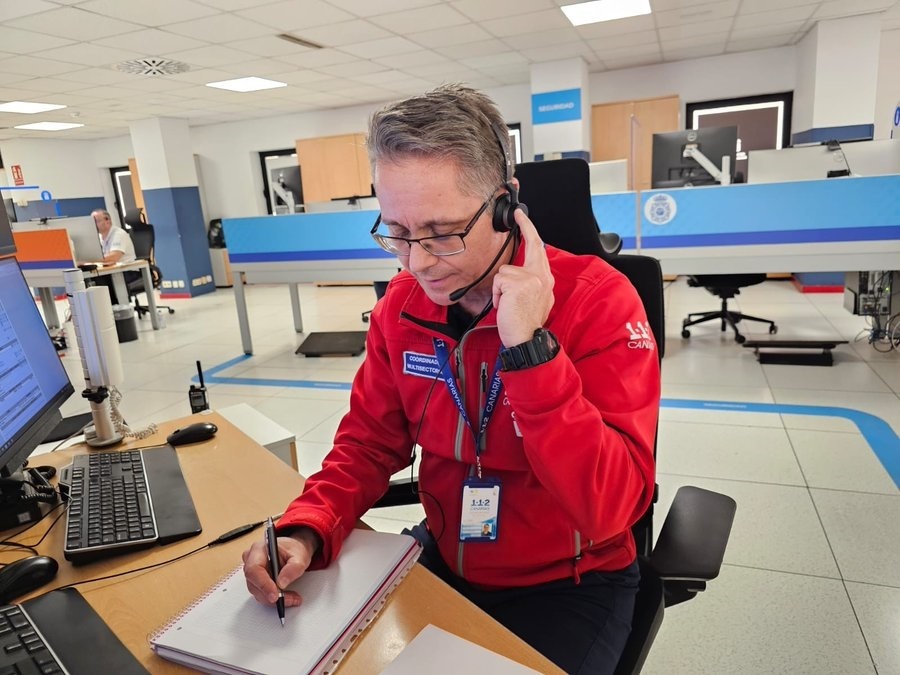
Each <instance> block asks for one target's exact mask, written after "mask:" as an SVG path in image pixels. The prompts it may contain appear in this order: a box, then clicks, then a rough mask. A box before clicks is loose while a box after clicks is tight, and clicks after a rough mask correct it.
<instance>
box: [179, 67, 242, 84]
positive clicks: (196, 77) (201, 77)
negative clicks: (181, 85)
mask: <svg viewBox="0 0 900 675" xmlns="http://www.w3.org/2000/svg"><path fill="white" fill-rule="evenodd" d="M170 77H171V79H173V80H178V81H179V82H187V83H189V84H206V83H207V82H221V81H222V80H227V79H228V78H229V77H231V74H230V73H228V72H226V71H224V70H216V69H212V68H197V69H196V70H189V71H187V72H186V73H178V74H177V75H172V76H170Z"/></svg>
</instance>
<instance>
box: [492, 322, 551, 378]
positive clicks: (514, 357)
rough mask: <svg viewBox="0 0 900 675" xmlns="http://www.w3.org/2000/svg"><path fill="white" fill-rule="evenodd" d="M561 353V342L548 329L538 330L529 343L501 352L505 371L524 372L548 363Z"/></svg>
mask: <svg viewBox="0 0 900 675" xmlns="http://www.w3.org/2000/svg"><path fill="white" fill-rule="evenodd" d="M558 352H559V341H558V340H557V339H556V336H555V335H554V334H553V333H551V332H550V331H549V330H547V329H546V328H538V329H537V330H536V331H534V335H533V336H532V338H531V339H530V340H529V341H528V342H523V343H522V344H520V345H515V346H514V347H509V348H507V349H501V350H500V363H501V365H502V367H503V370H522V369H524V368H532V367H534V366H539V365H541V364H542V363H547V361H550V360H551V359H552V358H553V357H554V356H556V354H557V353H558Z"/></svg>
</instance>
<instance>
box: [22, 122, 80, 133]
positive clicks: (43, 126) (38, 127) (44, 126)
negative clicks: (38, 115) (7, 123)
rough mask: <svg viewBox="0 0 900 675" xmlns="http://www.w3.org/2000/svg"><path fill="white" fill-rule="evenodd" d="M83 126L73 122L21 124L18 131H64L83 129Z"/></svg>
mask: <svg viewBox="0 0 900 675" xmlns="http://www.w3.org/2000/svg"><path fill="white" fill-rule="evenodd" d="M83 126H84V125H83V124H72V123H71V122H34V123H32V124H20V125H18V126H17V127H16V129H31V130H32V131H64V130H65V129H75V128H76V127H83Z"/></svg>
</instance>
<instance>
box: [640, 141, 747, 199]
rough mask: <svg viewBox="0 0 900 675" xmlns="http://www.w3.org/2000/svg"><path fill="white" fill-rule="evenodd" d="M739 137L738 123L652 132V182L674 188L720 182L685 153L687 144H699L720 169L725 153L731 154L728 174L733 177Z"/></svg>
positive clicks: (652, 183) (701, 150)
mask: <svg viewBox="0 0 900 675" xmlns="http://www.w3.org/2000/svg"><path fill="white" fill-rule="evenodd" d="M737 139H738V128H737V127H705V128H703V129H687V130H686V131H673V132H670V133H665V134H653V174H652V176H651V186H652V187H653V188H671V187H685V186H690V185H715V184H716V183H717V182H718V181H716V180H715V178H713V177H712V176H711V175H710V174H709V172H708V171H707V170H706V169H704V168H703V167H702V166H700V164H699V163H698V162H697V161H696V160H694V159H692V158H690V157H685V156H684V149H685V147H686V146H688V145H696V146H697V149H698V150H700V152H702V153H703V154H704V155H705V156H706V158H707V159H709V160H710V161H711V162H712V163H713V164H715V166H716V168H718V169H719V170H721V169H722V157H724V156H726V155H727V156H728V157H730V158H731V163H730V167H731V169H730V171H729V174H730V177H731V178H732V179H733V178H734V162H735V154H736V152H737Z"/></svg>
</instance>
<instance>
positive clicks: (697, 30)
mask: <svg viewBox="0 0 900 675" xmlns="http://www.w3.org/2000/svg"><path fill="white" fill-rule="evenodd" d="M732 23H733V21H732V20H731V19H720V20H718V21H703V22H700V23H685V24H681V25H680V26H668V27H666V28H660V29H659V38H660V40H662V42H663V43H665V42H666V41H671V40H690V39H692V38H697V37H700V36H703V35H710V34H713V33H727V32H728V31H730V30H731V26H732Z"/></svg>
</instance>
